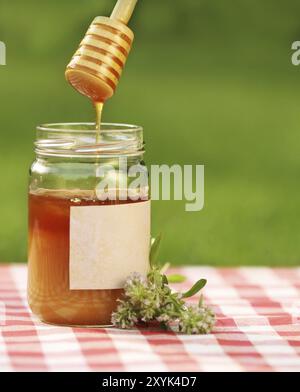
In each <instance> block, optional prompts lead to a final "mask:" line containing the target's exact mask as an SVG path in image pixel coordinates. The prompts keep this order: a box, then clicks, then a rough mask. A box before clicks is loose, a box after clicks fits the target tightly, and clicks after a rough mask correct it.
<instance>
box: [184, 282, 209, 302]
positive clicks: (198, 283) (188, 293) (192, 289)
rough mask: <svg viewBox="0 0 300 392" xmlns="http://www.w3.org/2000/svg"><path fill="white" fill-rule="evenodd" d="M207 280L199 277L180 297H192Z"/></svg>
mask: <svg viewBox="0 0 300 392" xmlns="http://www.w3.org/2000/svg"><path fill="white" fill-rule="evenodd" d="M206 283H207V280H206V279H200V280H198V282H197V283H195V284H194V286H193V287H192V288H191V289H190V290H188V291H187V292H186V293H184V294H183V295H182V298H190V297H193V296H194V295H195V294H197V293H198V292H199V291H200V290H202V289H203V287H204V286H205V285H206Z"/></svg>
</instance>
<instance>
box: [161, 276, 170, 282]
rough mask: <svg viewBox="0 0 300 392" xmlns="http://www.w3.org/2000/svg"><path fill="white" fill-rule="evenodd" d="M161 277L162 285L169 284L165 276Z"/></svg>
mask: <svg viewBox="0 0 300 392" xmlns="http://www.w3.org/2000/svg"><path fill="white" fill-rule="evenodd" d="M162 277H163V278H162V281H163V284H169V280H168V278H167V276H166V275H163V276H162Z"/></svg>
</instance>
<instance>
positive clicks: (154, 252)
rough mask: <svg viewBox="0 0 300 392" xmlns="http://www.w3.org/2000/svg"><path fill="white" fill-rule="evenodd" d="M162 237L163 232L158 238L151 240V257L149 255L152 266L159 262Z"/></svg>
mask: <svg viewBox="0 0 300 392" xmlns="http://www.w3.org/2000/svg"><path fill="white" fill-rule="evenodd" d="M161 239H162V234H161V233H160V234H159V235H158V236H157V237H156V238H154V239H152V241H151V249H150V257H149V258H150V265H151V267H154V266H155V264H156V262H157V257H158V253H159V248H160V244H161Z"/></svg>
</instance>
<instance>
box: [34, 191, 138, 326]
mask: <svg viewBox="0 0 300 392" xmlns="http://www.w3.org/2000/svg"><path fill="white" fill-rule="evenodd" d="M130 203H145V201H141V200H137V201H132V200H115V201H113V200H112V201H109V200H108V201H99V200H96V199H95V198H94V194H93V193H91V192H89V191H86V192H83V191H80V192H77V193H76V192H73V191H72V192H70V191H63V190H56V191H53V190H52V191H50V190H43V191H38V192H36V193H32V192H31V193H30V194H29V279H28V300H29V305H30V307H31V309H32V311H33V313H34V314H35V315H37V316H38V317H39V318H40V319H41V320H42V321H44V322H47V323H51V324H58V325H81V326H95V325H101V326H104V325H110V324H111V314H112V312H113V311H114V310H115V309H116V306H117V299H118V298H120V297H121V295H122V292H123V290H122V289H113V290H71V289H70V285H69V283H70V277H69V254H70V209H71V207H72V206H76V207H78V208H80V207H82V206H91V207H94V206H105V205H106V206H107V205H120V204H123V205H127V204H130ZM124 262H126V260H124ZM112 272H113V271H112Z"/></svg>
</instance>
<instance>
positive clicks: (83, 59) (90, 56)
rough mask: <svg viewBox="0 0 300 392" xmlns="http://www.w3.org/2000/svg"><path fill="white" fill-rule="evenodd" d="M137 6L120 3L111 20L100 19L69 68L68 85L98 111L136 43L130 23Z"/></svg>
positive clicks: (131, 0)
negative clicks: (91, 103) (88, 99)
mask: <svg viewBox="0 0 300 392" xmlns="http://www.w3.org/2000/svg"><path fill="white" fill-rule="evenodd" d="M136 3H137V0H118V2H117V4H116V6H115V8H114V10H113V12H112V14H111V16H110V18H108V17H104V16H97V17H96V18H95V19H94V21H93V22H92V24H91V26H90V27H89V29H88V31H87V33H86V35H85V37H84V39H83V40H82V41H81V43H80V46H79V49H78V50H77V52H76V53H75V54H74V56H73V58H72V60H71V62H70V63H69V65H68V66H67V69H66V73H65V75H66V79H67V80H68V82H69V83H70V84H71V85H72V86H73V87H74V88H75V89H76V90H77V91H79V92H80V93H81V94H83V95H85V96H87V97H89V98H90V99H91V100H92V101H93V102H94V103H95V105H96V107H97V104H100V105H103V102H105V101H106V100H107V99H109V98H110V97H111V96H112V95H113V94H114V91H115V89H116V87H117V85H118V82H119V79H120V76H121V73H122V70H123V68H124V65H125V62H126V60H127V57H128V54H129V52H130V49H131V46H132V42H133V39H134V34H133V32H132V31H131V30H130V28H129V27H127V23H128V22H129V20H130V18H131V16H132V13H133V10H134V8H135V5H136ZM99 122H100V120H99Z"/></svg>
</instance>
